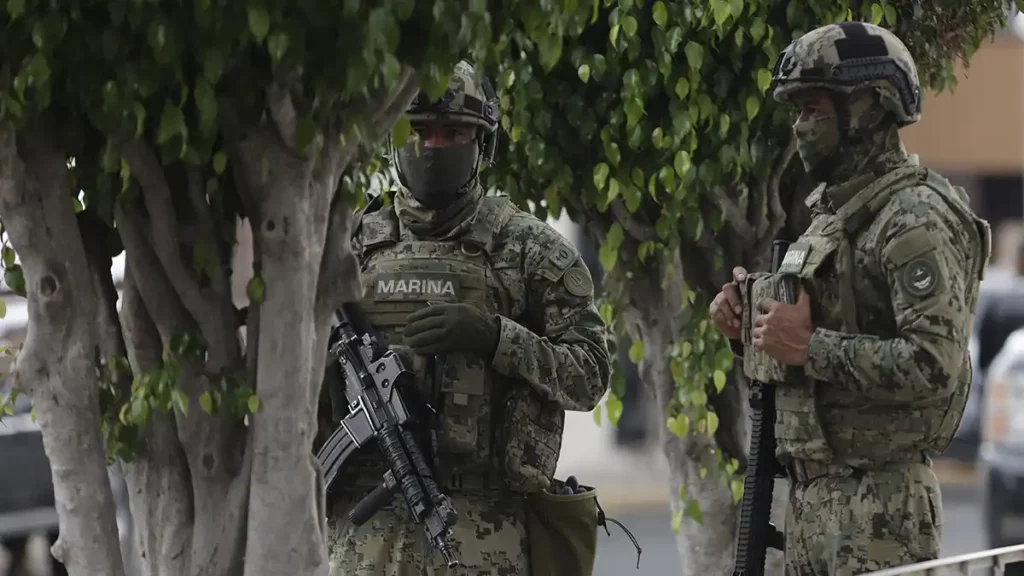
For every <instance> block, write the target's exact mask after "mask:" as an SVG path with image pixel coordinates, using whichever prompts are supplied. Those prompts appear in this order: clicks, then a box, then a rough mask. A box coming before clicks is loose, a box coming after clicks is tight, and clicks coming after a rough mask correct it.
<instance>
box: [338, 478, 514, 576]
mask: <svg viewBox="0 0 1024 576" xmlns="http://www.w3.org/2000/svg"><path fill="white" fill-rule="evenodd" d="M448 495H449V496H450V497H451V499H452V503H453V504H454V506H455V510H456V512H458V515H459V519H458V521H457V522H456V524H455V527H454V529H453V531H452V540H453V543H454V544H455V549H456V551H457V552H458V554H459V559H460V560H461V562H462V565H461V566H458V567H456V568H454V569H452V570H449V569H448V568H447V566H446V565H445V563H444V561H443V560H442V559H441V555H440V554H439V553H437V552H436V551H435V550H434V549H433V547H431V546H430V543H429V542H427V539H426V535H425V534H424V532H423V528H422V527H421V526H418V525H416V524H414V523H413V521H412V517H411V516H410V515H409V511H408V509H407V508H406V507H405V503H404V502H403V501H402V499H401V496H398V497H396V498H395V499H394V500H393V501H392V503H391V504H389V505H388V506H386V507H384V508H383V509H381V510H380V511H379V512H377V514H376V515H374V517H373V518H372V519H371V520H370V521H368V522H366V523H365V524H363V525H362V526H360V527H356V526H353V525H352V523H351V522H349V521H348V516H347V514H348V510H349V508H350V507H351V506H352V505H353V504H354V502H355V500H354V499H341V498H338V499H335V501H334V502H332V503H331V505H330V512H329V514H328V518H327V525H328V533H329V547H330V556H331V576H356V575H359V576H485V575H486V576H513V575H517V576H529V574H530V566H529V556H528V549H527V546H528V541H527V534H526V508H525V504H524V501H523V499H522V498H517V497H515V496H509V495H507V494H500V493H497V492H493V491H492V492H483V491H459V492H455V491H449V492H448Z"/></svg>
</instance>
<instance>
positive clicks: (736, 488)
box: [729, 478, 743, 504]
mask: <svg viewBox="0 0 1024 576" xmlns="http://www.w3.org/2000/svg"><path fill="white" fill-rule="evenodd" d="M729 489H730V490H731V491H732V503H733V504H739V502H740V500H743V480H740V479H739V478H733V479H732V480H730V481H729Z"/></svg>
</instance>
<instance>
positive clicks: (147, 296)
mask: <svg viewBox="0 0 1024 576" xmlns="http://www.w3.org/2000/svg"><path fill="white" fill-rule="evenodd" d="M114 214H115V218H116V219H117V231H118V233H119V234H120V235H121V243H122V244H124V253H125V259H126V260H127V262H126V264H127V266H129V267H131V268H132V270H133V276H134V280H133V282H134V283H135V284H136V289H137V290H138V292H139V294H140V297H141V298H142V300H143V301H144V302H145V304H146V310H147V311H148V312H149V318H151V319H152V321H153V323H154V324H155V325H156V327H157V329H158V330H159V332H160V337H161V339H162V340H163V343H164V345H167V344H168V343H169V342H170V339H171V337H172V336H174V335H175V334H182V333H185V332H190V331H192V330H193V329H195V323H194V321H193V320H192V317H191V316H190V315H189V313H188V310H187V309H186V308H185V306H184V304H182V302H181V297H180V296H179V294H178V293H177V292H176V291H175V290H174V288H173V287H172V286H171V283H170V279H169V278H168V277H167V273H166V271H165V270H164V269H163V267H161V266H160V262H159V259H158V258H157V257H156V254H154V252H153V248H152V247H151V246H150V245H149V241H148V240H147V239H146V236H145V233H144V232H143V230H142V226H140V224H141V223H142V222H143V220H144V217H143V216H142V214H141V212H140V211H139V209H138V207H135V206H131V205H130V204H126V203H124V202H118V203H117V205H116V206H115V207H114Z"/></svg>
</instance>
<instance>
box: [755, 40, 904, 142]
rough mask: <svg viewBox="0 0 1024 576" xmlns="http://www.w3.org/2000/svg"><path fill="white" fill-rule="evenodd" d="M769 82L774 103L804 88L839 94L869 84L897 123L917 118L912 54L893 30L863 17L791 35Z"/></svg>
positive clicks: (859, 88) (862, 88)
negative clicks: (771, 85)
mask: <svg viewBox="0 0 1024 576" xmlns="http://www.w3.org/2000/svg"><path fill="white" fill-rule="evenodd" d="M880 72H881V74H880ZM883 74H884V76H883ZM880 76H881V77H880ZM772 81H773V83H774V84H775V86H776V88H775V91H774V93H773V94H774V97H775V99H776V100H778V101H780V102H787V101H788V100H789V98H790V96H792V94H793V93H794V92H796V91H798V90H803V89H807V88H825V89H828V90H834V91H838V92H842V93H845V94H851V93H853V92H857V91H860V90H865V89H870V90H871V91H874V92H875V93H877V94H878V95H879V97H880V100H881V103H882V107H883V108H884V109H886V110H888V111H890V112H892V113H893V114H894V115H895V117H896V119H897V123H898V125H899V126H907V125H910V124H913V123H914V122H917V121H918V120H920V119H921V88H920V84H919V81H918V76H917V65H916V64H915V63H914V58H913V56H911V55H910V51H909V50H907V47H906V45H904V44H903V42H902V41H901V40H900V39H899V38H897V37H896V35H895V34H893V33H892V32H890V31H888V30H886V29H885V28H882V27H881V26H875V25H874V24H871V23H868V22H856V21H854V22H843V23H840V24H829V25H827V26H822V27H820V28H815V29H814V30H811V31H810V32H808V33H807V34H804V35H803V36H801V37H799V38H797V39H796V40H795V41H793V43H792V44H790V45H789V46H788V47H786V49H785V50H783V52H782V54H781V55H779V58H778V61H777V62H776V64H775V72H774V74H773V78H772Z"/></svg>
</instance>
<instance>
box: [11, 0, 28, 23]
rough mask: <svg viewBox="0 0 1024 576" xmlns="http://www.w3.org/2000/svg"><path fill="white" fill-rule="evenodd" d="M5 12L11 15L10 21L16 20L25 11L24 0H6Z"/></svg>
mask: <svg viewBox="0 0 1024 576" xmlns="http://www.w3.org/2000/svg"><path fill="white" fill-rule="evenodd" d="M7 13H8V14H9V15H10V16H11V21H12V22H13V21H14V20H17V19H18V17H19V16H21V15H22V14H24V13H25V0H7Z"/></svg>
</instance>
